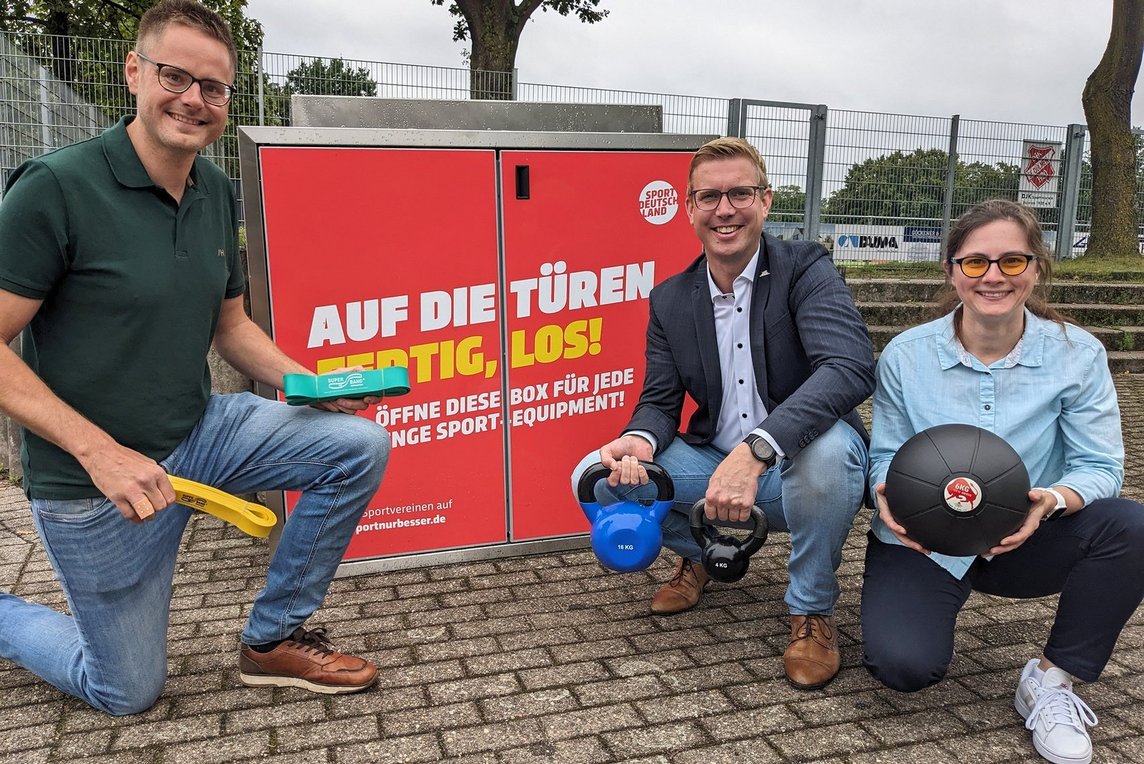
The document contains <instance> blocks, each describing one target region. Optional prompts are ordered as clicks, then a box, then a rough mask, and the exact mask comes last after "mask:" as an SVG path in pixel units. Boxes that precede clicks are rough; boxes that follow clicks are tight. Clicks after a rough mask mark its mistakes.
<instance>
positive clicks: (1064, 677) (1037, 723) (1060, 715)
mask: <svg viewBox="0 0 1144 764" xmlns="http://www.w3.org/2000/svg"><path fill="white" fill-rule="evenodd" d="M1038 663H1040V660H1039V659H1037V658H1033V659H1032V660H1031V661H1029V662H1028V663H1026V664H1025V669H1024V670H1023V671H1022V672H1021V680H1020V681H1019V682H1018V683H1017V694H1016V696H1015V697H1014V700H1013V705H1014V706H1015V707H1016V708H1017V713H1019V714H1020V715H1021V716H1022V718H1024V719H1025V727H1026V728H1027V729H1030V730H1032V731H1033V747H1034V748H1036V749H1037V753H1039V754H1041V756H1043V757H1045V758H1046V759H1048V760H1049V761H1051V762H1053V764H1089V762H1090V761H1092V739H1091V738H1089V736H1088V730H1086V729H1085V726H1086V725H1087V726H1089V727H1095V726H1096V714H1094V713H1093V712H1092V709H1091V708H1089V707H1088V704H1087V703H1085V702H1084V701H1083V700H1081V699H1080V698H1078V697H1077V696H1076V695H1074V694H1073V691H1072V679H1071V678H1070V677H1069V675H1068V674H1067V673H1065V672H1064V671H1062V670H1061V669H1059V668H1057V667H1055V666H1054V667H1053V668H1051V669H1049V670H1048V671H1044V672H1042V671H1041V670H1040V669H1038V668H1037V664H1038Z"/></svg>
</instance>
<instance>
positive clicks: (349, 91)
mask: <svg viewBox="0 0 1144 764" xmlns="http://www.w3.org/2000/svg"><path fill="white" fill-rule="evenodd" d="M286 91H287V93H288V94H289V93H313V94H315V95H339V96H375V95H377V83H376V82H374V80H373V78H372V77H371V76H370V74H369V69H366V68H365V67H361V66H359V67H357V68H353V69H351V68H350V67H348V66H346V62H345V61H343V60H342V59H340V58H331V59H330V60H329V61H326V60H325V59H322V58H315V59H313V60H311V61H305V60H304V61H302V63H300V64H298V66H296V67H294V68H293V69H291V70H290V71H289V72H287V74H286Z"/></svg>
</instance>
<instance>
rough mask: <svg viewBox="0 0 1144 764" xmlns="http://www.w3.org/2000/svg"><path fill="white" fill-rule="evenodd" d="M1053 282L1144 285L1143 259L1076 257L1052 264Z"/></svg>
mask: <svg viewBox="0 0 1144 764" xmlns="http://www.w3.org/2000/svg"><path fill="white" fill-rule="evenodd" d="M1053 279H1054V280H1055V281H1127V282H1132V283H1137V284H1138V283H1144V257H1141V256H1139V255H1128V256H1126V257H1093V256H1091V255H1088V256H1085V257H1077V258H1074V259H1072V260H1060V261H1058V262H1055V263H1053Z"/></svg>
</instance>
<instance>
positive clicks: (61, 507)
mask: <svg viewBox="0 0 1144 764" xmlns="http://www.w3.org/2000/svg"><path fill="white" fill-rule="evenodd" d="M105 505H106V506H105ZM108 507H110V508H111V509H115V511H116V512H118V511H119V510H118V509H116V508H115V505H114V504H112V503H111V501H109V500H108V499H105V498H104V497H102V496H99V497H96V498H94V499H32V511H33V512H35V513H36V514H37V515H39V516H40V517H41V518H43V519H44V520H48V521H51V522H58V523H72V524H81V525H82V524H84V523H88V522H92V521H95V520H98V519H99V518H100V517H101V516H102V515H103V513H104V512H105V511H106V509H107V508H108Z"/></svg>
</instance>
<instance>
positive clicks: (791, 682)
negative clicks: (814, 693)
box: [786, 671, 842, 690]
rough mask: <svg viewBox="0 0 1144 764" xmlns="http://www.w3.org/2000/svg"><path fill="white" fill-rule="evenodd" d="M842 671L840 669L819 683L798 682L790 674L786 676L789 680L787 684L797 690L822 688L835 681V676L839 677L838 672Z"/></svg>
mask: <svg viewBox="0 0 1144 764" xmlns="http://www.w3.org/2000/svg"><path fill="white" fill-rule="evenodd" d="M840 673H842V672H841V671H839V672H838V673H836V674H835V675H834V676H832V677H830V678H829V679H827V680H826V681H825V682H819V683H818V684H799V683H798V682H796V681H794V680H793V679H791V678H790V677H789V676H788V677H787V678H786V680H787V684H789V685H790V686H791V687H793V688H795V689H796V690H821V689H822V688H823V687H825V686H826V685H828V684H830V683H831V682H833V681H834V679H835V677H837V676H838V674H840Z"/></svg>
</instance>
